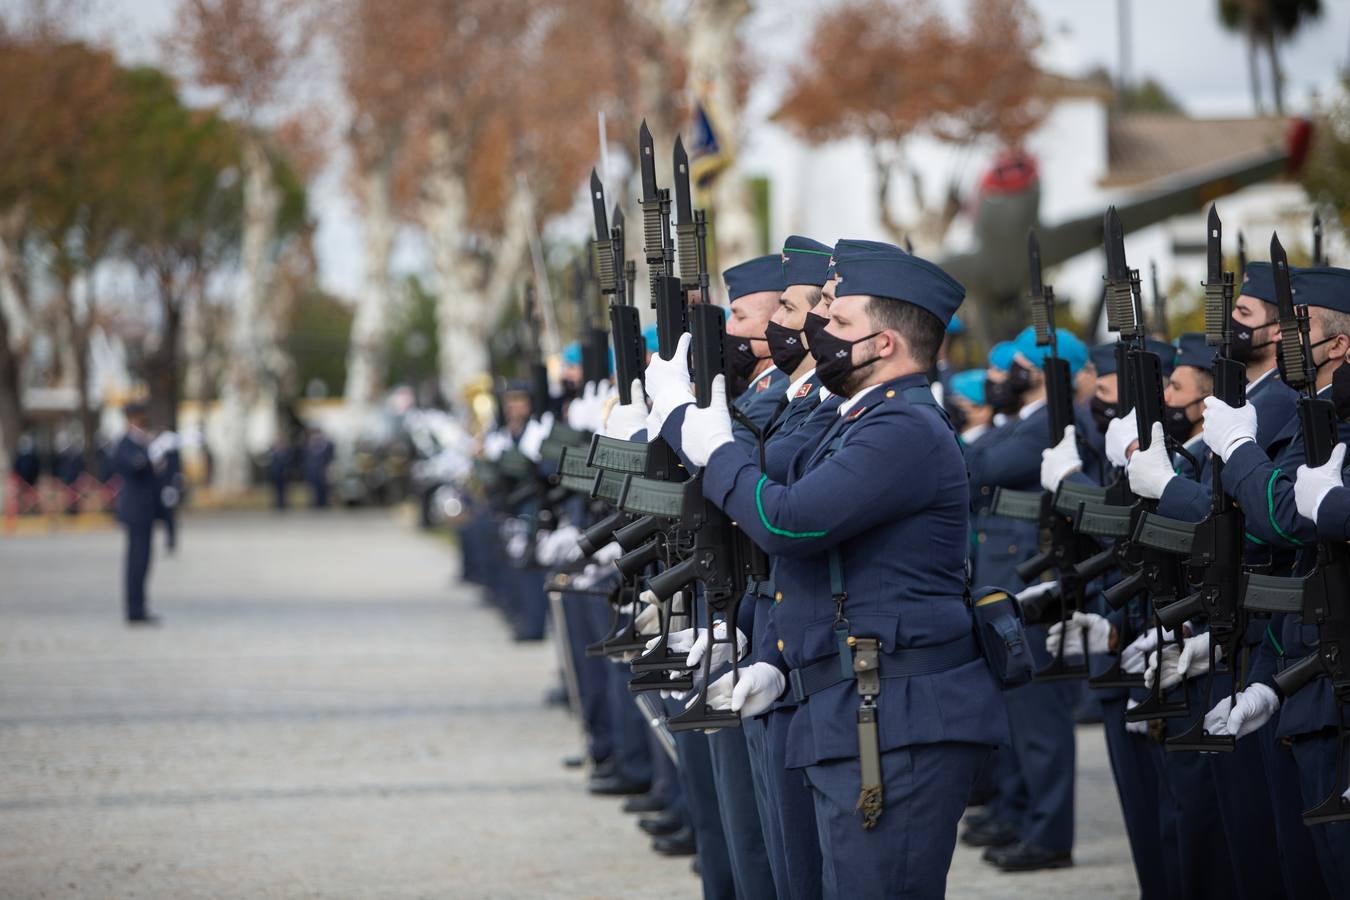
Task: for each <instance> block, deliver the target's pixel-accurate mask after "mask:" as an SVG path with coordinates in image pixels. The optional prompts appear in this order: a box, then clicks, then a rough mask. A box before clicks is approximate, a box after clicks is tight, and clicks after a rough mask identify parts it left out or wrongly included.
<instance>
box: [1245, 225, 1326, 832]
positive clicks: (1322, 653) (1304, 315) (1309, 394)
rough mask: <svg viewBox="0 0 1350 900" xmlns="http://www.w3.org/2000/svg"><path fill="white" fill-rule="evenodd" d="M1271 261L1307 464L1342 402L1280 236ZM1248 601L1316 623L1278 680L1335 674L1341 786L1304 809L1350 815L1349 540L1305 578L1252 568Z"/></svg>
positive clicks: (1304, 681)
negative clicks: (1309, 640)
mask: <svg viewBox="0 0 1350 900" xmlns="http://www.w3.org/2000/svg"><path fill="white" fill-rule="evenodd" d="M1270 262H1271V265H1272V267H1273V268H1274V273H1275V299H1276V301H1277V306H1278V308H1279V316H1280V351H1279V352H1280V354H1281V361H1282V362H1283V364H1284V373H1285V383H1286V384H1288V385H1289V386H1290V387H1292V388H1294V389H1295V390H1298V391H1300V392H1301V394H1302V396H1300V397H1299V398H1298V418H1299V424H1300V426H1301V428H1302V431H1303V442H1304V445H1305V447H1306V448H1307V453H1308V465H1310V466H1320V465H1324V464H1325V463H1326V461H1327V459H1328V458H1329V457H1330V456H1331V451H1332V448H1333V447H1335V445H1336V437H1337V435H1336V409H1335V406H1334V404H1333V403H1332V401H1331V400H1329V399H1325V398H1322V397H1319V396H1317V384H1316V371H1317V370H1316V368H1315V366H1314V365H1313V359H1312V342H1311V339H1310V338H1309V336H1308V308H1307V307H1306V306H1299V307H1295V306H1294V302H1293V291H1292V290H1291V287H1290V283H1289V260H1288V257H1287V256H1286V255H1285V252H1284V247H1283V246H1281V244H1280V240H1279V237H1278V236H1272V237H1271V240H1270ZM1244 602H1245V604H1246V605H1247V606H1248V608H1257V609H1261V610H1263V611H1266V610H1269V611H1283V612H1287V613H1297V614H1300V615H1301V616H1302V619H1303V622H1304V623H1315V624H1316V626H1317V649H1316V650H1315V651H1314V652H1313V653H1310V654H1308V655H1307V656H1305V657H1304V658H1303V659H1301V660H1299V661H1298V662H1296V663H1294V664H1293V665H1291V666H1289V667H1288V668H1286V669H1284V670H1283V671H1282V672H1279V673H1278V674H1276V676H1275V686H1276V688H1277V689H1278V691H1279V692H1280V694H1281V695H1282V696H1283V697H1286V698H1287V697H1291V696H1293V695H1294V694H1295V693H1297V692H1298V691H1299V690H1301V689H1302V688H1304V687H1306V686H1307V685H1308V684H1309V683H1310V682H1311V681H1312V680H1313V679H1315V678H1323V677H1324V678H1328V679H1330V681H1331V688H1332V693H1333V696H1334V698H1335V703H1336V710H1337V714H1338V722H1337V729H1336V730H1337V744H1338V748H1339V753H1338V760H1337V769H1336V772H1337V779H1336V786H1335V787H1334V788H1333V789H1332V791H1331V794H1330V796H1328V797H1327V798H1326V799H1325V800H1323V801H1322V802H1321V803H1319V804H1317V805H1316V806H1314V807H1313V808H1312V809H1309V810H1304V812H1303V821H1304V823H1305V824H1308V825H1321V824H1325V823H1328V822H1343V821H1346V820H1350V803H1348V802H1346V801H1345V800H1343V799H1342V797H1341V795H1342V794H1343V793H1344V792H1345V791H1346V789H1347V788H1348V787H1350V771H1347V764H1348V763H1350V731H1348V730H1347V728H1346V721H1345V705H1346V704H1347V703H1350V664H1348V663H1347V659H1350V656H1347V654H1350V546H1347V545H1346V544H1345V543H1344V542H1342V541H1323V540H1319V541H1318V542H1317V565H1316V567H1315V568H1314V569H1313V571H1312V572H1310V573H1309V574H1308V575H1307V576H1305V577H1303V578H1271V577H1265V576H1257V575H1252V576H1249V577H1248V584H1247V592H1246V595H1245V597H1244Z"/></svg>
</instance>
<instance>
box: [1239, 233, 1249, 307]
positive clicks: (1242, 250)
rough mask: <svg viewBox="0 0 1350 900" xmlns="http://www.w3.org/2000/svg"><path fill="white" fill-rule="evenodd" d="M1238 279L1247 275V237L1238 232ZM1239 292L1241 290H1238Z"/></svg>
mask: <svg viewBox="0 0 1350 900" xmlns="http://www.w3.org/2000/svg"><path fill="white" fill-rule="evenodd" d="M1237 277H1238V279H1239V280H1240V279H1242V278H1245V277H1247V239H1246V238H1245V237H1243V236H1242V232H1241V231H1239V232H1238V271H1237ZM1239 293H1241V291H1239Z"/></svg>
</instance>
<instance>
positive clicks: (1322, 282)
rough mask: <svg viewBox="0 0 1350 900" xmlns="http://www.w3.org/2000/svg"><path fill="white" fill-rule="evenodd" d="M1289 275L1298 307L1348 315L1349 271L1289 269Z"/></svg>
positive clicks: (1349, 311) (1335, 269) (1315, 267)
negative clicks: (1309, 307) (1313, 307)
mask: <svg viewBox="0 0 1350 900" xmlns="http://www.w3.org/2000/svg"><path fill="white" fill-rule="evenodd" d="M1290 274H1291V275H1292V276H1293V278H1292V283H1291V285H1290V287H1291V288H1292V289H1293V295H1294V302H1295V303H1297V304H1298V305H1300V306H1305V305H1306V306H1320V307H1322V308H1323V309H1330V310H1334V311H1336V312H1340V313H1350V269H1338V268H1336V267H1334V266H1309V267H1307V268H1303V269H1291V270H1290ZM1272 280H1273V276H1272Z"/></svg>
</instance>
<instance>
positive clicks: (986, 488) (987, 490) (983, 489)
mask: <svg viewBox="0 0 1350 900" xmlns="http://www.w3.org/2000/svg"><path fill="white" fill-rule="evenodd" d="M980 493H981V494H988V493H989V486H988V485H985V486H984V487H982V488H980Z"/></svg>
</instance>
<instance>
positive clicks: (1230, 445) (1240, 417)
mask: <svg viewBox="0 0 1350 900" xmlns="http://www.w3.org/2000/svg"><path fill="white" fill-rule="evenodd" d="M1290 276H1291V282H1292V287H1293V290H1294V292H1295V297H1296V298H1297V301H1298V303H1299V304H1301V305H1304V304H1306V305H1307V306H1308V307H1309V311H1310V322H1309V326H1310V327H1309V339H1310V343H1311V345H1312V348H1313V349H1312V358H1313V363H1314V365H1315V367H1316V373H1315V376H1316V380H1315V385H1316V388H1317V391H1318V393H1319V395H1321V396H1330V395H1331V391H1332V384H1333V381H1334V380H1335V373H1336V370H1337V369H1339V368H1340V367H1342V366H1343V365H1344V364H1345V360H1346V357H1347V355H1350V270H1346V269H1338V268H1332V267H1330V266H1320V267H1314V268H1307V269H1291V270H1290ZM1259 431H1260V423H1259V421H1258V417H1257V415H1256V413H1255V410H1253V409H1252V407H1251V406H1250V405H1247V406H1243V407H1239V408H1236V409H1235V408H1233V407H1230V406H1228V405H1227V404H1226V403H1223V402H1221V401H1218V400H1216V399H1214V398H1210V399H1209V400H1207V401H1206V402H1205V424H1204V439H1205V443H1206V444H1208V445H1209V447H1210V449H1211V450H1213V451H1214V452H1215V453H1217V454H1219V456H1220V457H1221V458H1222V459H1223V460H1224V470H1223V484H1224V489H1225V490H1226V491H1227V492H1228V493H1229V494H1230V495H1231V496H1232V497H1233V498H1234V499H1235V500H1236V501H1237V503H1238V505H1239V506H1241V507H1242V511H1243V513H1244V515H1245V517H1246V520H1245V521H1246V528H1247V531H1248V533H1249V534H1250V535H1252V536H1253V537H1255V538H1257V539H1258V540H1261V541H1264V542H1266V543H1268V544H1271V545H1274V546H1280V547H1289V548H1294V549H1296V550H1299V551H1300V553H1301V557H1302V558H1301V559H1300V563H1299V571H1306V570H1307V569H1308V568H1311V565H1312V558H1311V554H1310V551H1309V548H1310V547H1311V545H1312V544H1313V542H1314V541H1316V539H1317V527H1316V524H1315V523H1314V522H1312V521H1311V520H1309V519H1307V518H1304V517H1303V516H1301V515H1299V512H1298V506H1297V500H1296V497H1295V481H1294V473H1295V472H1296V471H1297V469H1298V467H1299V466H1300V465H1302V464H1303V463H1304V461H1305V459H1306V452H1305V450H1304V444H1303V435H1302V430H1301V428H1300V427H1299V425H1298V424H1297V420H1294V421H1293V422H1291V423H1290V425H1289V426H1288V428H1287V431H1288V432H1289V441H1288V444H1287V446H1286V447H1285V448H1284V449H1283V450H1282V451H1281V452H1280V453H1279V455H1278V456H1277V457H1276V458H1275V459H1274V460H1272V459H1270V458H1269V457H1268V456H1267V455H1266V454H1265V452H1264V451H1263V450H1262V449H1261V446H1260V444H1259V443H1258V439H1257V436H1258V433H1259ZM1347 439H1350V423H1346V422H1344V421H1342V422H1341V423H1340V425H1339V440H1341V441H1342V442H1343V441H1346V440H1347ZM1315 638H1316V632H1315V629H1314V628H1313V627H1312V626H1309V625H1304V623H1303V621H1302V617H1301V616H1299V615H1296V614H1292V613H1291V614H1284V615H1282V616H1277V617H1276V618H1275V620H1274V621H1273V622H1272V623H1271V626H1270V631H1269V632H1268V634H1267V636H1266V640H1265V641H1263V642H1262V644H1261V645H1260V649H1259V651H1258V653H1257V654H1256V658H1255V659H1254V660H1253V663H1252V667H1251V672H1250V674H1249V679H1248V687H1247V688H1246V689H1245V690H1243V691H1242V692H1241V693H1240V694H1239V695H1238V697H1237V700H1236V702H1231V703H1230V701H1229V700H1228V699H1227V698H1225V699H1224V700H1222V701H1220V702H1219V703H1218V704H1217V705H1216V706H1215V707H1214V709H1212V710H1211V711H1210V712H1209V713H1208V714H1207V715H1206V718H1205V723H1206V726H1207V727H1208V728H1209V729H1210V730H1211V731H1218V732H1220V733H1224V732H1228V733H1232V734H1234V735H1236V736H1237V737H1238V738H1239V739H1241V738H1243V737H1245V736H1246V735H1248V734H1250V733H1252V732H1255V731H1258V730H1259V729H1260V728H1261V727H1262V726H1264V725H1265V724H1266V723H1267V722H1269V721H1271V720H1272V719H1273V718H1274V717H1275V716H1276V713H1278V715H1279V718H1278V725H1277V731H1276V735H1277V737H1280V738H1286V739H1288V740H1289V743H1290V746H1291V747H1292V749H1293V754H1294V761H1295V763H1296V765H1297V767H1298V773H1299V780H1300V785H1301V788H1302V800H1303V804H1304V806H1305V807H1310V806H1312V805H1314V804H1316V803H1320V802H1321V801H1322V800H1324V799H1325V798H1326V796H1327V795H1328V794H1329V793H1330V792H1331V789H1332V787H1333V785H1334V784H1335V783H1336V766H1337V758H1338V754H1337V741H1336V731H1335V726H1336V723H1337V720H1338V718H1339V716H1338V710H1337V708H1336V702H1335V699H1334V697H1333V695H1332V692H1331V688H1330V685H1329V684H1328V683H1327V681H1326V679H1316V680H1314V681H1313V682H1312V683H1311V684H1310V685H1308V686H1307V687H1305V688H1304V689H1303V690H1301V691H1299V692H1298V693H1296V694H1294V695H1293V696H1291V697H1287V698H1282V697H1281V696H1280V695H1279V693H1278V691H1277V690H1276V689H1275V687H1274V682H1273V677H1272V676H1273V673H1274V671H1275V669H1276V668H1277V667H1279V666H1282V665H1287V664H1288V663H1291V662H1294V661H1297V660H1298V659H1300V658H1302V657H1303V656H1305V655H1306V654H1307V653H1309V652H1311V651H1312V647H1311V646H1310V644H1311V642H1313V641H1315ZM1310 832H1311V834H1312V839H1313V845H1314V849H1315V851H1316V854H1317V859H1318V862H1319V864H1320V866H1321V869H1322V876H1323V879H1324V880H1325V882H1326V887H1327V890H1328V891H1329V892H1330V894H1331V896H1333V897H1343V896H1347V895H1350V823H1336V824H1331V825H1319V826H1316V827H1314V828H1312V829H1310Z"/></svg>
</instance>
